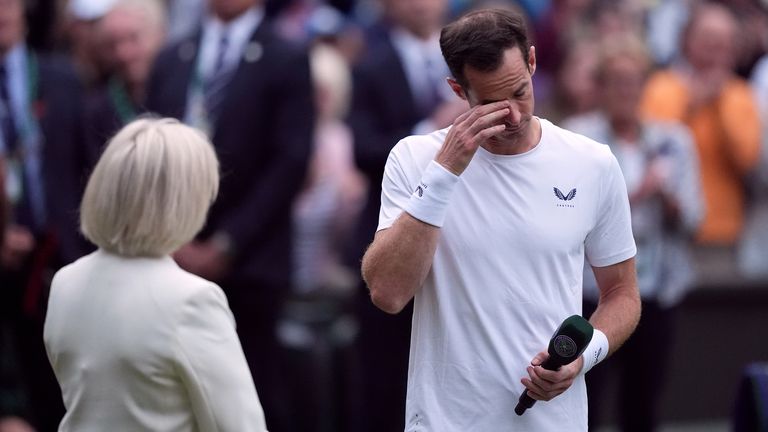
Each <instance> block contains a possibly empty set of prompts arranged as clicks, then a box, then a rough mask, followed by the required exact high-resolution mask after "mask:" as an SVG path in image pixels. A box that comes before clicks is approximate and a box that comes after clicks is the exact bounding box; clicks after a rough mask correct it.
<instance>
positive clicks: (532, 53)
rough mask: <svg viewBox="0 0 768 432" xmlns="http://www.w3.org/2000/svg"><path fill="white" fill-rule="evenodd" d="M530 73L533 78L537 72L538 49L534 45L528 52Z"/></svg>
mask: <svg viewBox="0 0 768 432" xmlns="http://www.w3.org/2000/svg"><path fill="white" fill-rule="evenodd" d="M528 71H529V72H531V76H533V74H534V72H536V47H535V46H533V45H531V48H530V49H529V50H528Z"/></svg>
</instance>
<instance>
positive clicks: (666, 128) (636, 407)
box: [563, 34, 703, 432]
mask: <svg viewBox="0 0 768 432" xmlns="http://www.w3.org/2000/svg"><path fill="white" fill-rule="evenodd" d="M597 51H598V61H597V70H596V72H597V73H596V74H595V75H594V81H595V84H596V88H597V89H598V96H599V97H598V101H599V108H598V109H597V110H596V111H594V112H591V113H589V114H583V115H580V116H576V117H572V118H570V119H568V120H566V121H564V123H563V126H564V127H565V128H567V129H570V130H572V131H574V132H577V133H580V134H583V135H586V136H587V137H589V138H592V139H594V140H595V141H598V142H601V143H605V144H608V145H609V146H610V147H611V151H612V152H613V154H614V155H616V158H617V159H618V161H619V165H620V166H621V170H622V172H623V174H624V180H625V182H626V184H627V192H628V193H629V201H630V206H631V213H632V232H633V235H634V238H635V243H636V244H637V256H636V257H635V260H636V263H637V266H636V267H637V281H638V286H639V289H640V297H641V300H642V310H643V313H642V316H641V318H640V324H639V325H638V327H637V329H636V330H635V333H634V334H633V335H632V337H631V338H630V339H629V340H628V341H627V342H626V343H625V344H624V346H623V347H622V349H621V350H619V351H618V352H617V353H616V355H615V356H614V357H613V358H612V360H611V361H610V362H607V363H605V364H601V365H598V366H597V367H595V369H593V370H592V371H591V372H590V375H589V379H588V380H587V391H588V394H589V397H588V401H589V417H590V429H592V428H594V427H596V420H597V419H599V418H600V414H601V413H603V414H604V413H605V410H600V407H601V406H602V405H603V403H604V401H605V397H604V396H605V393H604V389H606V388H608V387H609V383H610V382H612V381H613V380H612V379H611V378H612V375H611V374H610V372H618V374H619V378H620V381H619V382H620V384H619V399H618V401H619V402H618V408H619V415H618V419H619V424H620V426H621V430H623V431H646V432H650V431H653V430H655V429H656V427H657V425H658V420H659V402H660V400H659V399H658V394H659V392H660V391H661V389H662V388H663V386H664V384H665V382H666V376H667V375H666V372H667V371H668V364H669V355H670V352H671V346H672V343H671V342H672V340H671V339H672V335H673V334H675V331H674V322H675V319H674V318H675V310H676V309H675V306H676V305H677V304H679V303H680V301H681V300H682V298H683V295H684V294H685V292H686V291H687V290H688V289H689V288H690V287H691V284H692V282H693V272H692V267H691V263H690V258H689V251H688V249H689V243H690V240H691V237H692V235H693V233H694V232H695V231H696V228H697V227H698V225H699V222H700V221H701V218H702V216H703V206H702V199H701V184H700V179H699V170H698V159H697V157H696V151H695V147H694V144H693V139H692V137H691V135H690V133H689V131H688V129H687V128H686V127H685V126H683V125H682V124H680V123H675V122H661V121H654V120H643V119H642V117H641V115H640V112H639V104H640V98H641V95H642V92H643V86H644V85H645V80H646V78H647V77H648V74H649V73H650V70H651V60H650V57H649V55H648V53H647V51H646V48H645V46H644V45H643V43H642V42H641V41H640V40H639V39H637V38H636V37H635V36H632V35H629V34H625V35H624V36H623V37H622V36H619V35H614V37H613V38H611V39H605V40H604V41H603V43H602V44H601V45H600V46H599V48H598V50H597ZM584 296H585V299H586V300H585V305H584V311H583V314H584V316H590V315H591V314H592V312H593V311H594V310H595V309H596V308H597V304H598V298H599V292H598V289H597V282H596V281H595V278H594V276H593V275H592V273H591V272H588V271H586V270H585V271H584ZM612 367H613V368H616V369H615V370H614V369H611V368H612Z"/></svg>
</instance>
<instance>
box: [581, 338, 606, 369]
mask: <svg viewBox="0 0 768 432" xmlns="http://www.w3.org/2000/svg"><path fill="white" fill-rule="evenodd" d="M607 356H608V338H607V337H605V333H603V332H601V331H600V330H598V329H595V331H594V332H593V333H592V340H590V341H589V345H587V348H585V349H584V353H583V354H582V357H584V365H583V366H582V367H581V372H580V373H581V375H584V374H585V373H587V372H589V370H590V369H592V368H593V367H595V365H596V364H598V363H600V362H601V361H603V360H604V359H605V358H606V357H607Z"/></svg>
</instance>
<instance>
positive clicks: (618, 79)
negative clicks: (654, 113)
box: [598, 56, 646, 121]
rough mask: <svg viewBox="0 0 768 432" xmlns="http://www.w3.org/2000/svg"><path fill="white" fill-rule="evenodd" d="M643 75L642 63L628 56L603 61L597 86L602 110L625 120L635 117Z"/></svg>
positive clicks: (614, 117) (643, 83) (643, 80)
mask: <svg viewBox="0 0 768 432" xmlns="http://www.w3.org/2000/svg"><path fill="white" fill-rule="evenodd" d="M645 76H646V75H645V67H644V65H643V64H641V62H640V61H638V60H636V59H633V58H631V57H629V56H621V57H619V56H617V57H615V58H613V59H611V60H608V61H607V62H606V63H605V65H604V66H603V69H602V74H601V76H600V82H599V83H598V87H599V89H600V100H601V104H602V107H603V110H604V111H605V112H606V114H607V115H608V116H609V117H610V118H613V119H617V120H624V121H627V120H633V119H635V118H636V117H637V108H638V105H639V104H640V98H641V96H642V93H643V87H644V85H645Z"/></svg>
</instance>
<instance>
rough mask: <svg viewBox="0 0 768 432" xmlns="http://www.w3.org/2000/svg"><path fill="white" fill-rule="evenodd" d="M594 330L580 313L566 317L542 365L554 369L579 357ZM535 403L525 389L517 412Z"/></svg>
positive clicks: (553, 338)
mask: <svg viewBox="0 0 768 432" xmlns="http://www.w3.org/2000/svg"><path fill="white" fill-rule="evenodd" d="M594 330H595V329H594V327H592V324H590V323H589V321H587V320H585V319H584V318H583V317H581V316H579V315H571V316H570V317H568V318H566V319H565V321H563V323H562V324H560V327H558V328H557V330H555V334H554V335H553V336H552V339H551V340H550V341H549V348H548V349H547V352H548V353H549V358H548V359H546V360H545V361H544V363H542V364H541V367H543V368H544V369H547V370H553V371H554V370H558V369H560V366H564V365H567V364H568V363H570V362H572V361H574V360H576V359H577V358H579V356H580V355H581V354H582V353H583V352H584V350H585V349H586V348H587V345H589V341H590V340H592V333H593V332H594ZM534 403H536V399H534V398H532V397H530V396H528V391H527V390H526V391H523V394H521V395H520V400H519V401H518V402H517V406H516V407H515V414H517V415H519V416H520V415H523V413H524V412H525V410H527V409H528V408H530V407H532V406H533V404H534Z"/></svg>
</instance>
